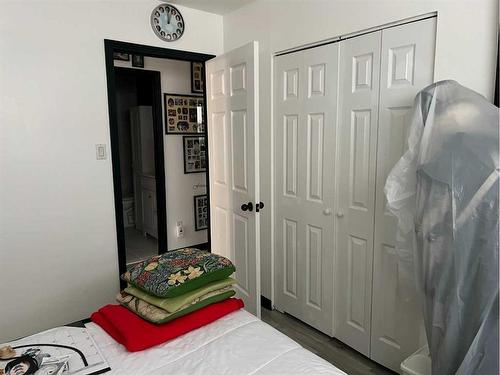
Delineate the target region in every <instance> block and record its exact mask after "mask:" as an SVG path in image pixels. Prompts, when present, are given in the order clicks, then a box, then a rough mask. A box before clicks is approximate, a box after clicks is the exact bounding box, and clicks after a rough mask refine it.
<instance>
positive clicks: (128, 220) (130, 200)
mask: <svg viewBox="0 0 500 375" xmlns="http://www.w3.org/2000/svg"><path fill="white" fill-rule="evenodd" d="M122 205H123V226H124V227H125V228H130V227H133V226H135V213H134V197H133V196H131V197H125V198H123V200H122Z"/></svg>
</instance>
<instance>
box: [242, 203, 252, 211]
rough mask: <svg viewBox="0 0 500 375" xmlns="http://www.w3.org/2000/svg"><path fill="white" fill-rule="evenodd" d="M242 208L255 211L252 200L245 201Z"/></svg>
mask: <svg viewBox="0 0 500 375" xmlns="http://www.w3.org/2000/svg"><path fill="white" fill-rule="evenodd" d="M241 210H242V211H253V203H252V202H248V203H243V204H242V205H241Z"/></svg>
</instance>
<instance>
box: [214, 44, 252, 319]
mask: <svg viewBox="0 0 500 375" xmlns="http://www.w3.org/2000/svg"><path fill="white" fill-rule="evenodd" d="M258 56H259V54H258V44H257V42H251V43H248V44H246V45H244V46H243V47H240V48H237V49H235V50H232V51H230V52H227V53H225V54H223V55H220V56H217V57H216V58H214V59H212V60H209V61H208V62H207V63H206V78H207V104H208V105H207V116H208V152H209V166H210V170H209V171H210V173H209V179H210V219H211V223H210V224H211V226H210V229H211V250H212V252H214V253H216V254H220V255H223V256H225V257H227V258H229V259H231V261H232V262H233V263H234V264H235V266H236V273H235V276H234V277H235V278H236V280H237V281H238V285H237V286H236V290H237V296H238V297H240V298H242V299H243V300H244V302H245V309H246V310H248V311H250V312H251V313H253V314H255V315H257V316H258V317H260V236H259V216H258V213H256V212H255V211H254V210H253V207H254V206H255V204H256V202H258V201H259V159H258V158H259V152H258V150H259V147H258V139H259V115H258V103H259V99H258V87H259V84H258V83H259V74H258V72H259V70H258ZM250 205H251V206H252V209H249V207H250Z"/></svg>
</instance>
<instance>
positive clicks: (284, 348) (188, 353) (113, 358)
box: [86, 310, 345, 375]
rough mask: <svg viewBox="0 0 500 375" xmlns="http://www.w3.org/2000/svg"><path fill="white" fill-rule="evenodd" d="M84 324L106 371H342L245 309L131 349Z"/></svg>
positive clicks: (217, 374) (155, 374)
mask: <svg viewBox="0 0 500 375" xmlns="http://www.w3.org/2000/svg"><path fill="white" fill-rule="evenodd" d="M86 326H87V328H88V330H89V332H90V334H91V335H92V337H93V338H94V340H95V341H96V343H97V345H98V346H99V348H100V349H101V351H102V353H103V355H104V356H105V358H106V360H107V361H108V363H109V365H110V367H111V369H112V370H111V372H108V374H120V375H122V374H123V375H126V374H130V375H132V374H133V375H160V374H161V375H164V374H189V375H195V374H200V375H201V374H203V375H222V374H228V375H229V374H231V375H239V374H242V375H248V374H259V375H263V374H273V375H274V374H283V375H285V374H286V375H294V374H297V375H299V374H300V375H303V374H314V375H320V374H335V375H338V374H345V373H344V372H342V371H340V370H339V369H337V368H336V367H334V366H332V365H331V364H330V363H328V362H326V361H325V360H323V359H322V358H320V357H318V356H317V355H315V354H313V353H311V352H310V351H308V350H306V349H304V348H302V347H301V346H300V345H299V344H297V343H296V342H295V341H293V340H292V339H290V338H289V337H287V336H285V335H283V334H282V333H281V332H279V331H277V330H276V329H274V328H273V327H271V326H270V325H268V324H266V323H264V322H262V321H260V320H259V319H257V318H256V317H255V316H253V315H251V314H250V313H248V312H246V311H245V310H239V311H236V312H234V313H231V314H229V315H227V316H225V317H223V318H221V319H219V320H217V321H215V322H213V323H211V324H209V325H207V326H205V327H202V328H200V329H197V330H195V331H192V332H189V333H187V334H185V335H183V336H181V337H178V338H176V339H175V340H171V341H169V342H166V343H165V344H162V345H158V346H155V347H153V348H150V349H148V350H144V351H142V352H137V353H129V352H127V351H126V350H125V348H124V347H123V346H121V345H120V344H118V343H116V342H115V341H114V340H113V339H112V338H111V337H110V336H109V335H108V334H107V333H106V332H105V331H104V330H102V329H101V328H100V327H99V326H98V325H96V324H94V323H89V324H87V325H86Z"/></svg>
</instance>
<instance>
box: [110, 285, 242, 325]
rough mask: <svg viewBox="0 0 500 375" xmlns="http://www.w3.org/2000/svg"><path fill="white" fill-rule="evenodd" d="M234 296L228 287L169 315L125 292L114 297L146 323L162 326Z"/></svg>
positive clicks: (210, 293) (207, 294)
mask: <svg viewBox="0 0 500 375" xmlns="http://www.w3.org/2000/svg"><path fill="white" fill-rule="evenodd" d="M235 294H236V292H235V291H234V290H233V289H232V288H231V287H230V286H228V287H226V288H223V289H219V290H215V291H212V292H208V293H206V294H205V295H204V296H203V297H201V298H199V299H198V300H197V301H194V302H191V303H187V304H186V305H184V306H182V307H181V308H180V309H179V310H178V311H176V312H173V313H169V312H168V311H166V310H163V309H160V308H159V307H156V306H154V305H151V304H150V303H148V302H146V301H143V300H142V299H139V298H137V297H135V296H133V295H130V294H127V293H126V292H125V291H123V292H121V293H119V294H118V295H117V296H116V300H117V301H118V302H119V303H120V304H121V305H123V306H125V307H126V308H127V309H129V310H130V311H132V312H133V313H135V314H137V315H139V316H140V317H141V318H143V319H146V320H147V321H149V322H151V323H154V324H164V323H167V322H170V321H171V320H174V319H176V318H179V317H181V316H183V315H186V314H189V313H190V312H193V311H196V310H199V309H201V308H203V307H205V306H208V305H211V304H212V303H215V302H220V301H224V300H225V299H228V298H230V297H232V296H234V295H235Z"/></svg>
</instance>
